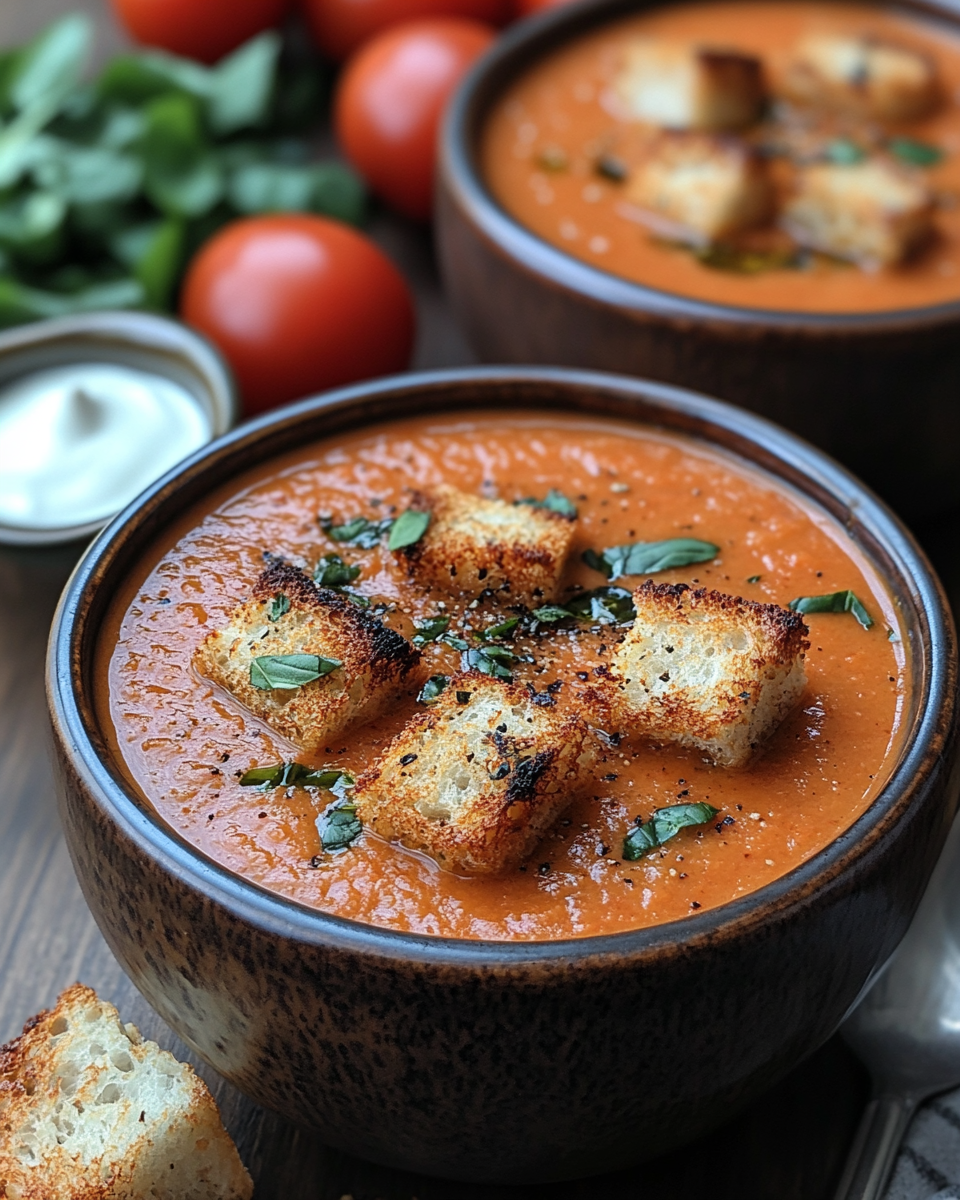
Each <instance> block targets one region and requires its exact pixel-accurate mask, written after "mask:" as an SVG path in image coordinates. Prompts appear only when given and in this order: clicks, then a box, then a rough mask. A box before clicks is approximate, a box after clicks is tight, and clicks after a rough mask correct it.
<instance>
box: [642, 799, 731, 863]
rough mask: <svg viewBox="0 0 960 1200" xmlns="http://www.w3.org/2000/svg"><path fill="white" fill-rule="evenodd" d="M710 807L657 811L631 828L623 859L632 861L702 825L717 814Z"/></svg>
mask: <svg viewBox="0 0 960 1200" xmlns="http://www.w3.org/2000/svg"><path fill="white" fill-rule="evenodd" d="M719 811H720V810H719V808H714V807H713V805H712V804H671V805H670V806H669V807H667V808H661V809H658V810H657V811H656V812H655V813H654V814H653V816H652V817H651V818H650V820H649V821H645V822H644V823H643V824H642V825H634V827H633V828H632V829H631V830H630V832H629V833H628V834H627V836H626V837H625V838H624V839H623V857H624V859H625V860H626V861H627V862H636V861H637V859H638V858H642V857H643V855H644V854H646V852H647V851H648V850H655V849H656V848H657V846H662V845H663V844H664V842H668V841H669V840H670V839H671V838H672V837H676V835H677V834H678V833H679V832H680V830H681V829H686V828H687V827H688V826H690V825H705V824H706V823H707V822H708V821H712V820H713V818H714V817H715V816H716V815H717V813H718V812H719Z"/></svg>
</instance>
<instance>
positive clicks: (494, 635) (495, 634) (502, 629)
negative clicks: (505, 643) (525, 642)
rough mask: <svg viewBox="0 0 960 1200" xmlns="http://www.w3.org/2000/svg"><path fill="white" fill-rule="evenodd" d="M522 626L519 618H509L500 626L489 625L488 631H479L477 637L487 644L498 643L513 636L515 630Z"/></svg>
mask: <svg viewBox="0 0 960 1200" xmlns="http://www.w3.org/2000/svg"><path fill="white" fill-rule="evenodd" d="M519 624H520V618H519V617H508V618H507V620H506V621H503V622H502V623H501V624H500V625H488V626H487V627H486V629H481V630H479V631H478V632H477V633H476V634H475V636H476V637H478V638H481V639H482V640H483V641H485V642H498V641H502V640H503V639H504V638H510V637H512V636H513V632H514V630H515V629H516V628H517V626H518V625H519Z"/></svg>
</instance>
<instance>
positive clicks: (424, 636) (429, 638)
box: [413, 617, 450, 646]
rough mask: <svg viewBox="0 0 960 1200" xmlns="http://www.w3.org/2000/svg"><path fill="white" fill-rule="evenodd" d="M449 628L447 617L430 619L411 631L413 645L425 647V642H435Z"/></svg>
mask: <svg viewBox="0 0 960 1200" xmlns="http://www.w3.org/2000/svg"><path fill="white" fill-rule="evenodd" d="M449 626H450V618H449V617H431V618H430V619H429V620H428V621H425V622H424V624H423V625H419V626H418V627H417V628H416V629H415V630H414V631H413V644H414V645H415V646H425V645H426V644H427V642H435V641H437V639H438V638H440V637H441V636H442V635H443V634H445V633H446V632H447V629H448V628H449Z"/></svg>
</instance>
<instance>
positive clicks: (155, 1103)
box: [0, 983, 253, 1200]
mask: <svg viewBox="0 0 960 1200" xmlns="http://www.w3.org/2000/svg"><path fill="white" fill-rule="evenodd" d="M0 1195H3V1196H5V1197H6V1200H77V1198H79V1197H82V1198H83V1200H249V1197H251V1196H252V1195H253V1181H252V1180H251V1178H250V1176H249V1175H248V1174H247V1172H246V1170H245V1169H244V1166H243V1164H242V1163H241V1161H240V1156H239V1155H238V1154H237V1149H236V1147H235V1146H234V1144H233V1142H232V1141H231V1140H230V1137H229V1135H228V1134H227V1132H226V1130H225V1129H224V1128H223V1124H222V1122H221V1120H220V1114H219V1112H218V1111H217V1106H216V1103H215V1102H214V1099H213V1097H212V1096H211V1095H210V1092H209V1090H208V1089H207V1086H206V1084H205V1083H204V1082H203V1081H202V1080H201V1079H199V1078H198V1077H197V1076H196V1075H195V1074H194V1072H193V1071H192V1070H191V1068H190V1067H189V1066H187V1065H186V1064H185V1063H179V1062H177V1060H176V1059H175V1058H174V1057H173V1055H172V1054H168V1053H167V1051H165V1050H161V1049H160V1048H159V1046H157V1045H156V1043H154V1042H147V1041H144V1040H143V1039H142V1038H141V1037H140V1034H139V1033H138V1032H137V1030H136V1029H135V1028H134V1026H133V1025H127V1026H124V1025H121V1023H120V1017H119V1015H118V1013H117V1010H116V1009H115V1008H114V1007H113V1005H112V1004H107V1003H105V1002H103V1001H101V1000H99V999H98V998H97V994H96V992H94V991H93V990H92V988H88V987H83V986H82V985H81V984H79V983H77V984H74V985H73V987H70V988H68V989H67V990H66V991H65V992H64V993H63V995H62V996H61V997H60V999H59V1000H58V1001H57V1004H56V1007H55V1008H53V1009H51V1010H50V1011H48V1012H42V1013H40V1014H39V1015H38V1016H36V1017H34V1018H33V1019H32V1020H31V1021H28V1022H27V1024H26V1025H25V1026H24V1029H23V1033H22V1034H21V1035H20V1037H18V1038H16V1039H15V1040H14V1041H12V1042H9V1043H8V1044H7V1045H6V1046H3V1047H0Z"/></svg>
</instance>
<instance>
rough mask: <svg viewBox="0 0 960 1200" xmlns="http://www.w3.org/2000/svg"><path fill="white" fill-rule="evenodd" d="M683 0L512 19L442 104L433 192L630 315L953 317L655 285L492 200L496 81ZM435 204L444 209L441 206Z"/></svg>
mask: <svg viewBox="0 0 960 1200" xmlns="http://www.w3.org/2000/svg"><path fill="white" fill-rule="evenodd" d="M690 2H691V0H578V2H577V3H574V4H566V5H561V6H559V7H556V8H552V9H548V10H546V11H545V12H542V13H539V14H537V15H535V16H533V17H529V18H527V19H526V20H522V21H519V22H517V23H516V24H515V25H514V26H513V27H512V28H510V29H508V30H507V31H506V33H504V34H503V35H502V36H501V37H500V38H498V39H497V41H496V42H495V43H494V44H493V45H492V46H491V48H490V49H489V50H487V51H486V52H485V53H484V54H483V55H481V57H480V58H479V59H478V60H477V61H476V62H475V63H474V64H473V66H472V67H471V68H470V70H469V71H468V72H467V74H466V76H465V77H464V79H463V81H462V82H461V84H460V86H459V87H458V89H457V90H456V92H455V93H454V95H453V97H452V99H451V101H450V103H449V105H448V106H447V110H446V113H445V116H444V119H443V122H442V124H441V131H440V140H439V160H438V192H440V193H441V194H442V193H443V192H444V191H446V193H447V195H448V196H449V198H450V200H451V201H452V203H453V204H454V205H455V206H456V208H458V209H459V211H460V213H461V214H462V215H463V216H465V217H466V219H467V220H468V221H469V222H470V223H471V224H472V226H473V227H474V231H475V232H479V233H480V234H481V235H482V236H483V237H484V238H485V239H486V240H487V241H488V242H490V243H492V245H493V246H494V247H495V248H496V249H497V250H498V251H499V252H500V254H502V255H505V256H506V257H508V258H509V259H510V260H511V261H513V262H514V263H515V264H517V265H519V266H520V267H521V268H523V269H524V270H525V271H527V272H528V273H529V274H532V275H535V276H538V277H540V278H541V279H542V280H544V281H545V282H547V283H549V284H551V285H554V286H559V287H560V288H563V289H565V290H566V291H569V292H574V293H576V294H578V295H580V296H582V297H584V298H585V299H588V300H590V301H593V302H594V303H595V304H600V305H604V306H607V305H610V306H613V307H615V308H618V309H620V310H622V311H624V312H626V313H628V314H630V315H632V316H635V317H646V318H648V319H649V318H657V319H660V320H664V321H671V320H672V321H691V320H695V321H698V322H700V323H703V324H708V325H712V326H713V327H714V328H715V329H718V330H723V331H725V332H727V333H728V334H729V333H732V332H734V331H736V330H738V329H740V330H743V329H746V330H749V329H751V328H753V329H756V328H758V327H759V328H762V329H765V330H770V331H776V332H780V333H782V334H784V335H789V334H793V335H795V336H803V335H806V336H808V337H809V336H815V335H821V336H823V335H825V334H828V333H833V334H835V335H837V336H839V335H842V334H846V335H848V336H855V335H857V334H860V335H875V334H878V333H893V332H897V331H903V332H916V331H921V330H927V329H938V328H941V327H943V326H951V325H953V324H955V323H957V322H958V321H960V297H958V298H957V299H956V300H952V301H946V302H944V303H941V304H935V305H927V306H922V307H915V308H892V309H881V310H879V311H877V312H792V311H790V310H783V309H772V308H749V307H745V306H743V305H735V304H723V303H721V302H719V301H712V300H701V299H697V298H696V297H692V296H684V295H683V294H682V293H680V292H668V291H663V290H661V289H659V288H654V287H651V286H648V285H646V284H642V283H636V282H634V281H632V280H629V279H626V278H624V277H622V276H619V275H616V274H613V273H612V272H609V271H604V270H602V269H601V268H600V267H596V266H592V265H590V264H589V263H586V262H583V261H581V260H580V259H578V258H574V257H573V255H571V254H568V253H567V252H566V251H564V250H562V249H560V248H559V247H557V246H554V245H553V244H552V243H551V242H548V241H545V240H544V239H543V238H541V237H540V236H539V235H537V234H536V233H534V232H533V231H532V230H530V229H527V227H526V226H525V225H523V224H521V222H520V221H518V220H516V219H515V218H514V217H512V216H510V214H509V213H507V212H506V210H505V209H504V208H502V207H501V206H500V204H499V203H498V201H497V200H496V199H495V198H494V197H493V194H492V193H491V192H490V190H489V188H488V187H487V185H486V183H485V182H484V179H483V176H482V174H481V171H480V167H479V164H478V161H477V138H478V134H479V130H480V127H481V125H482V123H483V121H484V119H485V117H486V116H487V114H488V112H489V110H490V107H491V105H492V104H493V103H494V101H495V100H496V98H497V96H499V95H500V94H502V92H503V89H504V87H505V86H506V85H507V84H508V83H509V82H511V81H512V80H513V79H515V78H517V77H518V76H519V75H520V74H522V73H523V72H524V71H525V70H527V69H529V67H531V66H532V65H533V63H534V62H535V61H536V60H537V59H539V58H540V57H541V56H542V55H544V54H547V53H549V52H550V51H551V50H554V49H558V48H559V47H560V46H562V45H565V44H566V43H568V42H570V41H571V40H573V39H574V38H575V37H577V36H578V35H580V34H583V33H587V32H590V31H592V30H594V29H595V28H598V27H600V26H602V25H605V24H609V23H612V22H614V21H616V20H617V19H618V18H619V17H626V16H629V15H631V14H634V13H637V12H639V11H641V10H644V9H655V8H664V7H677V6H679V5H681V4H682V5H685V4H688V3H690ZM712 2H715V3H720V2H722V0H712ZM772 2H773V0H771V3H772ZM827 2H828V3H830V2H834V0H827ZM873 6H874V7H877V8H883V9H885V10H893V11H896V10H897V9H900V10H902V11H905V12H908V13H910V14H912V15H914V16H916V15H922V16H926V17H928V18H930V17H933V18H935V19H937V20H940V21H941V22H946V23H950V24H953V25H954V26H957V32H958V33H960V8H958V7H957V6H956V4H952V3H951V2H950V0H893V3H891V4H887V5H882V4H879V3H874V5H873ZM439 211H440V213H441V214H442V212H443V205H440V206H439Z"/></svg>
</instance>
